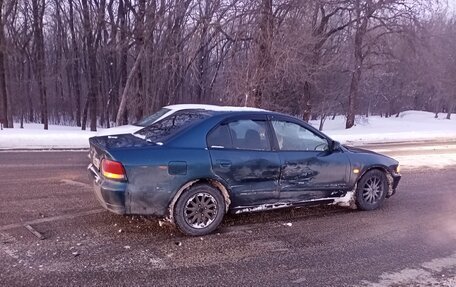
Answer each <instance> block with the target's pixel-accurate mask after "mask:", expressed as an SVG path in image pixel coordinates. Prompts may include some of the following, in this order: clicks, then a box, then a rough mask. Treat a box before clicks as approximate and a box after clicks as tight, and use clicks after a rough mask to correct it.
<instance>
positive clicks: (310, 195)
mask: <svg viewBox="0 0 456 287" xmlns="http://www.w3.org/2000/svg"><path fill="white" fill-rule="evenodd" d="M272 127H273V130H274V133H275V136H276V139H277V144H278V147H277V148H278V150H279V157H280V162H281V172H280V180H279V185H280V199H281V200H282V201H305V200H315V199H320V198H326V197H337V196H340V195H341V194H342V192H345V191H346V190H347V187H348V179H349V178H348V177H349V166H350V165H349V161H348V157H347V156H346V155H345V154H344V153H343V152H342V151H332V152H330V151H329V143H328V140H327V139H326V138H324V137H322V136H320V135H319V134H317V133H315V132H313V131H312V130H311V129H309V128H307V127H305V126H303V125H300V124H298V123H295V122H291V121H286V120H277V119H273V120H272Z"/></svg>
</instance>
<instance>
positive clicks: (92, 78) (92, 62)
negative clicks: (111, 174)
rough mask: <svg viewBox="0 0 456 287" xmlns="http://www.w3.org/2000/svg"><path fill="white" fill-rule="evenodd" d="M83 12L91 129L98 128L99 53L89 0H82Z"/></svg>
mask: <svg viewBox="0 0 456 287" xmlns="http://www.w3.org/2000/svg"><path fill="white" fill-rule="evenodd" d="M81 3H82V14H83V22H84V32H85V36H86V46H87V54H88V55H87V58H88V65H89V83H88V84H89V87H88V89H89V91H88V94H87V101H88V103H89V109H90V130H91V131H96V130H97V83H98V81H97V79H98V78H97V77H98V74H97V55H96V48H95V42H94V39H93V33H92V25H91V22H90V11H89V7H88V5H87V0H82V1H81Z"/></svg>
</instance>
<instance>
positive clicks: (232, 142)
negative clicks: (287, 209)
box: [207, 118, 280, 207]
mask: <svg viewBox="0 0 456 287" xmlns="http://www.w3.org/2000/svg"><path fill="white" fill-rule="evenodd" d="M268 133H269V129H268V123H267V121H266V119H265V118H259V119H239V120H233V121H229V122H226V123H223V124H221V125H219V126H218V127H217V128H215V129H214V130H213V131H212V132H211V133H209V135H208V138H207V142H208V148H209V150H210V155H211V160H212V169H213V172H214V173H215V174H216V175H217V176H218V177H220V178H221V179H223V181H225V182H226V183H227V184H228V185H229V187H230V189H231V200H232V207H239V206H252V205H259V204H265V203H274V202H276V201H277V200H278V198H279V172H280V159H279V155H278V153H277V152H273V151H271V141H270V136H269V134H268Z"/></svg>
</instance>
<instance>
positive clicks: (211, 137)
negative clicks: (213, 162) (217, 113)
mask: <svg viewBox="0 0 456 287" xmlns="http://www.w3.org/2000/svg"><path fill="white" fill-rule="evenodd" d="M207 146H208V147H210V148H233V144H232V142H231V136H230V130H229V128H228V125H226V124H225V125H220V126H218V127H217V128H215V129H214V130H212V131H211V132H210V133H209V134H208V135H207Z"/></svg>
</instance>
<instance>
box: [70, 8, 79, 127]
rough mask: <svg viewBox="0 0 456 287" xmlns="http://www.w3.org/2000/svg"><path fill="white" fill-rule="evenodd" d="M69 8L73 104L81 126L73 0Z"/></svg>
mask: <svg viewBox="0 0 456 287" xmlns="http://www.w3.org/2000/svg"><path fill="white" fill-rule="evenodd" d="M68 2H69V8H70V16H69V26H70V34H71V44H72V47H73V53H74V54H73V63H72V65H71V66H72V68H73V76H72V77H71V78H72V83H73V87H74V96H75V104H76V126H78V127H80V126H81V80H80V77H79V67H80V64H79V57H80V54H79V46H78V43H77V40H76V33H75V29H74V12H73V0H70V1H68Z"/></svg>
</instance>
